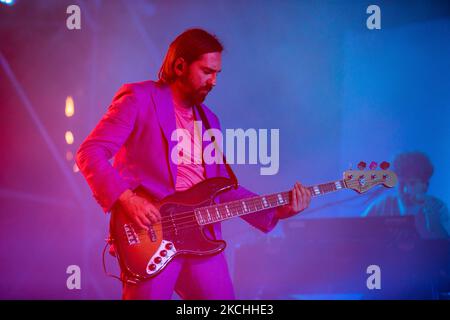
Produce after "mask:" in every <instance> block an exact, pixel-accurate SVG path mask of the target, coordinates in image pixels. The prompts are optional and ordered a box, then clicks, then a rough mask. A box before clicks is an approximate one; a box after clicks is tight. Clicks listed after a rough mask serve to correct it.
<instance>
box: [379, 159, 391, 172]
mask: <svg viewBox="0 0 450 320" xmlns="http://www.w3.org/2000/svg"><path fill="white" fill-rule="evenodd" d="M390 165H391V164H390V163H389V162H386V161H383V162H382V163H380V168H381V169H383V170H387V169H389V167H390Z"/></svg>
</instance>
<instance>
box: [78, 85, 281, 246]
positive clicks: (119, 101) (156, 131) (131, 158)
mask: <svg viewBox="0 0 450 320" xmlns="http://www.w3.org/2000/svg"><path fill="white" fill-rule="evenodd" d="M202 107H203V109H204V111H205V114H206V117H207V119H208V121H209V122H210V125H211V127H212V128H216V129H219V130H220V123H219V119H218V118H217V116H216V115H215V114H214V113H213V112H212V111H211V110H210V109H209V108H207V107H206V106H205V105H202ZM194 110H195V117H196V119H200V116H199V114H198V113H197V110H196V109H194ZM175 129H176V122H175V113H174V106H173V102H172V94H171V90H170V87H169V86H167V85H162V84H159V83H157V82H154V81H143V82H138V83H130V84H125V85H123V86H122V87H121V88H120V89H119V91H118V92H117V93H116V95H115V96H114V98H113V101H112V103H111V105H110V106H109V108H108V111H107V112H106V113H105V115H104V116H103V117H102V119H101V120H100V122H99V123H98V124H97V126H96V127H95V128H94V130H93V131H92V132H91V133H90V134H89V136H88V137H87V138H86V140H85V141H84V142H83V143H82V144H81V146H80V148H79V150H78V152H77V155H76V162H77V165H78V167H79V169H80V171H81V172H82V174H83V175H84V177H85V178H86V180H87V182H88V184H89V186H90V188H91V190H92V192H93V196H94V198H95V199H96V200H97V202H98V203H99V204H100V205H101V207H102V208H103V210H104V211H105V212H109V211H110V210H111V208H112V206H113V205H114V203H115V202H116V200H117V199H118V198H119V196H120V195H121V194H122V192H124V191H125V190H127V189H132V190H133V189H135V188H136V187H138V186H142V187H144V188H145V189H146V190H147V191H148V193H149V194H150V195H151V196H152V197H153V198H155V199H158V200H159V199H162V198H164V197H165V196H168V195H170V194H172V193H174V192H175V182H176V177H177V165H176V164H175V163H173V161H171V158H170V154H171V150H172V149H173V148H174V147H175V146H176V142H175V141H172V140H171V135H172V132H173V131H174V130H175ZM204 131H205V127H204V124H203V132H204ZM206 143H208V142H206ZM204 147H205V142H203V148H204ZM113 157H114V162H113V164H112V165H111V163H110V162H109V160H110V159H111V158H113ZM204 166H205V173H206V178H211V177H216V176H223V177H229V176H228V174H227V171H226V168H225V165H223V164H204ZM254 195H255V194H254V193H252V192H250V191H248V190H247V189H245V188H244V187H242V186H239V188H238V189H236V190H232V191H228V192H226V193H223V194H222V195H220V196H219V197H218V198H219V199H218V201H219V202H224V201H231V200H237V199H240V198H246V197H250V196H254ZM242 218H243V219H244V220H246V221H247V222H249V223H250V224H252V225H253V226H255V227H256V228H258V229H260V230H261V231H263V232H269V231H270V230H271V229H273V228H274V226H275V225H276V223H277V221H278V219H277V218H276V217H275V210H273V209H272V210H265V211H262V212H259V213H253V214H249V215H246V216H243V217H242ZM213 229H214V233H215V234H214V237H215V238H216V239H221V238H222V235H221V226H220V223H216V224H214V226H213Z"/></svg>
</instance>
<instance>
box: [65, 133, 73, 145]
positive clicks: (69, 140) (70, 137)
mask: <svg viewBox="0 0 450 320" xmlns="http://www.w3.org/2000/svg"><path fill="white" fill-rule="evenodd" d="M65 137H66V142H67V144H72V143H73V134H72V132H71V131H66V135H65Z"/></svg>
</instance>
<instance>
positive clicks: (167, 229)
mask: <svg viewBox="0 0 450 320" xmlns="http://www.w3.org/2000/svg"><path fill="white" fill-rule="evenodd" d="M334 191H337V190H334ZM313 196H318V195H313ZM270 208H273V207H270ZM270 208H267V209H270ZM257 211H260V210H257ZM257 211H256V212H257ZM233 217H235V216H226V217H225V218H223V217H222V220H226V219H228V218H233ZM186 218H189V219H190V221H184V222H182V223H178V224H176V225H174V224H173V223H170V226H169V227H164V226H163V224H164V223H161V226H162V227H163V229H164V230H163V231H164V232H172V231H180V230H185V229H190V228H199V227H201V226H204V225H201V224H198V222H197V220H196V219H195V216H194V215H193V212H192V211H191V212H189V214H188V215H185V217H183V218H179V219H174V220H178V221H179V220H182V219H186ZM171 221H172V220H171ZM217 222H218V221H217ZM165 223H166V225H167V222H165ZM212 223H214V222H209V223H207V224H205V225H209V224H212ZM137 234H138V235H143V234H146V232H138V233H137Z"/></svg>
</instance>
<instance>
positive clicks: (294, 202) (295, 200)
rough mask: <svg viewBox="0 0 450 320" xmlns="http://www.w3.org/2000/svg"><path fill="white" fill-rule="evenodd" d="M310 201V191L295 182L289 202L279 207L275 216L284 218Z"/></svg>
mask: <svg viewBox="0 0 450 320" xmlns="http://www.w3.org/2000/svg"><path fill="white" fill-rule="evenodd" d="M310 202H311V192H310V191H309V190H308V188H306V187H304V186H303V185H302V184H301V183H300V182H296V183H295V185H294V188H293V189H292V198H291V203H289V204H287V205H285V206H282V207H279V208H278V209H277V213H276V216H277V218H278V219H286V218H289V217H292V216H294V215H296V214H297V213H299V212H302V211H303V210H305V209H306V208H307V207H308V206H309V203H310Z"/></svg>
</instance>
